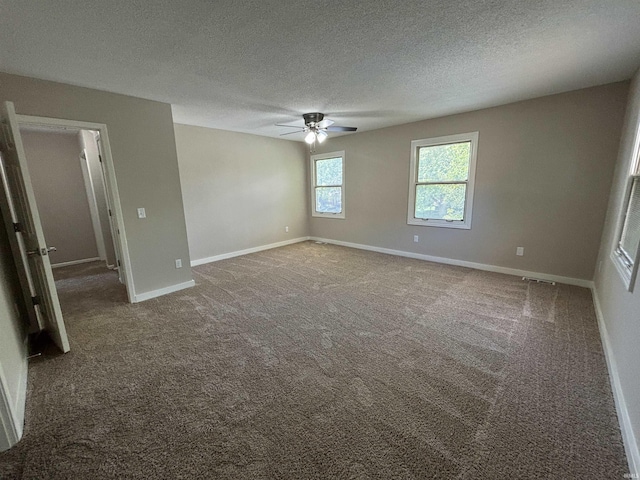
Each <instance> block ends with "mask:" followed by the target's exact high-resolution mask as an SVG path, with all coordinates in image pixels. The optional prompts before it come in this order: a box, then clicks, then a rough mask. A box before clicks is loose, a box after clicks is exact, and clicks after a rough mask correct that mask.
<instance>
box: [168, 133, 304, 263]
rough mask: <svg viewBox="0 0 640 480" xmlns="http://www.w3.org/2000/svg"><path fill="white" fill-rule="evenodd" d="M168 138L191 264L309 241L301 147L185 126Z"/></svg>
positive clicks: (302, 148)
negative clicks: (173, 143)
mask: <svg viewBox="0 0 640 480" xmlns="http://www.w3.org/2000/svg"><path fill="white" fill-rule="evenodd" d="M175 135H176V146H177V150H178V163H179V165H180V179H181V181H182V192H183V197H184V209H185V217H186V221H187V232H188V237H189V248H190V250H191V256H192V258H193V259H194V260H198V259H203V258H207V257H212V256H215V255H220V254H224V253H229V252H235V251H238V250H244V249H247V248H253V247H259V246H262V245H268V244H271V243H275V242H281V241H286V240H290V239H294V238H297V237H301V236H307V235H308V223H307V222H308V220H307V212H308V208H307V202H308V199H307V189H306V188H307V187H306V183H307V182H306V180H307V176H306V160H305V153H304V152H305V149H304V147H303V146H302V145H301V144H300V143H296V142H288V141H285V140H280V139H274V138H266V137H259V136H256V135H248V134H244V133H235V132H227V131H223V130H214V129H209V128H202V127H191V126H187V125H176V126H175ZM285 226H288V227H289V232H288V233H286V232H285Z"/></svg>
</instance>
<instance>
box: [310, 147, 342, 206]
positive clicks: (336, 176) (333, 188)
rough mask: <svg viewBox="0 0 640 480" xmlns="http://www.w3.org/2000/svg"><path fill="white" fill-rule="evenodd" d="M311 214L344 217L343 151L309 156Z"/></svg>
mask: <svg viewBox="0 0 640 480" xmlns="http://www.w3.org/2000/svg"><path fill="white" fill-rule="evenodd" d="M311 183H312V189H311V205H312V212H311V214H312V215H313V216H314V217H328V218H344V151H342V152H332V153H325V154H322V155H312V156H311Z"/></svg>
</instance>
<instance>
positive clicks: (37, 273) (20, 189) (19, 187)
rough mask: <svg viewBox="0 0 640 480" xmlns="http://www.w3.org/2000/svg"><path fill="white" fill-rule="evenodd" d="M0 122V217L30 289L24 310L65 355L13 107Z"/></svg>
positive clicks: (2, 113)
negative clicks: (3, 198)
mask: <svg viewBox="0 0 640 480" xmlns="http://www.w3.org/2000/svg"><path fill="white" fill-rule="evenodd" d="M0 121H1V122H2V123H1V125H2V135H0V140H1V141H0V147H1V148H0V150H1V152H2V165H1V166H2V177H3V184H4V185H5V188H7V189H8V192H7V197H8V199H7V200H8V201H7V202H6V203H7V205H3V207H2V209H3V212H2V213H3V216H4V218H5V224H6V225H7V228H9V227H10V231H9V236H10V237H11V236H15V237H17V239H15V240H12V241H11V247H12V250H13V254H14V258H15V259H16V266H17V268H18V270H20V272H19V274H20V276H21V278H23V279H24V280H23V281H22V282H21V284H22V288H23V290H24V287H25V284H28V285H27V288H29V286H30V287H31V288H32V289H33V291H31V292H29V294H31V295H33V294H34V293H35V295H33V298H29V303H27V309H29V310H31V306H32V305H33V309H34V310H35V315H37V316H39V317H40V321H41V325H42V326H43V328H44V329H45V330H47V331H48V332H49V334H50V335H51V339H52V340H53V341H54V343H55V344H56V345H57V346H58V348H60V350H62V351H63V352H65V353H66V352H68V351H69V339H68V338H67V331H66V329H65V326H64V321H63V319H62V311H61V310H60V302H59V301H58V292H57V291H56V285H55V282H54V280H53V272H52V271H51V262H50V261H49V252H50V251H51V249H52V247H51V248H48V247H47V244H46V243H45V239H44V234H43V233H42V225H41V223H40V215H39V214H38V209H37V207H36V199H35V195H34V193H33V187H32V185H31V177H30V176H29V169H28V167H27V160H26V157H25V154H24V148H23V146H22V139H21V138H20V131H19V130H18V122H17V119H16V112H15V109H14V106H13V103H11V102H5V103H4V104H3V105H2V106H1V109H0ZM4 203H5V202H3V204H4ZM5 210H8V212H5ZM11 210H12V211H11ZM10 223H11V225H10ZM30 315H33V313H30Z"/></svg>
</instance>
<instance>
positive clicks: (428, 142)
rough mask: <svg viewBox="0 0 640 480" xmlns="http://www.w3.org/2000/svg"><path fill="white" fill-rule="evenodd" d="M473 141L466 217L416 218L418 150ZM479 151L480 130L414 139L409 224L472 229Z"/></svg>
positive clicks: (412, 143)
mask: <svg viewBox="0 0 640 480" xmlns="http://www.w3.org/2000/svg"><path fill="white" fill-rule="evenodd" d="M461 142H471V149H470V152H469V178H468V180H467V191H466V195H465V200H464V219H463V220H462V221H456V220H433V219H427V220H423V219H421V218H415V217H414V214H415V203H416V183H417V176H418V171H417V161H418V160H417V152H418V148H419V147H433V146H435V145H446V144H449V143H461ZM477 151H478V132H469V133H459V134H456V135H447V136H444V137H435V138H426V139H423V140H413V141H412V142H411V169H410V172H409V205H408V211H407V224H409V225H421V226H423V227H440V228H461V229H465V230H470V229H471V216H472V213H473V191H474V187H475V183H476V182H475V180H476V157H477Z"/></svg>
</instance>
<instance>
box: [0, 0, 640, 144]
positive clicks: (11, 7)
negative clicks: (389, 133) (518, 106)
mask: <svg viewBox="0 0 640 480" xmlns="http://www.w3.org/2000/svg"><path fill="white" fill-rule="evenodd" d="M1 13H2V14H1V15H0V45H2V54H1V55H0V71H5V72H8V73H15V74H20V75H27V76H33V77H37V78H43V79H47V80H54V81H60V82H65V83H71V84H74V85H80V86H85V87H91V88H97V89H100V90H107V91H112V92H116V93H122V94H127V95H134V96H137V97H141V98H147V99H150V100H158V101H162V102H166V103H170V104H172V106H173V116H174V120H175V121H176V123H184V124H191V125H200V126H205V127H213V128H219V129H224V130H235V131H242V132H247V133H254V134H258V135H267V136H278V135H279V134H281V133H284V132H287V131H290V130H289V129H286V128H278V127H275V126H274V124H275V123H278V122H294V121H297V122H302V119H301V118H300V115H301V114H302V113H304V112H309V111H321V112H325V113H327V114H328V115H329V117H330V118H331V119H332V120H335V121H336V122H337V123H338V124H340V125H354V126H357V127H359V131H364V130H370V129H373V128H380V127H385V126H390V125H399V124H403V123H407V122H412V121H416V120H422V119H426V118H435V117H439V116H444V115H448V114H452V113H460V112H466V111H471V110H476V109H480V108H485V107H490V106H495V105H502V104H506V103H510V102H514V101H518V100H524V99H529V98H535V97H539V96H542V95H549V94H553V93H560V92H564V91H569V90H575V89H579V88H584V87H590V86H595V85H602V84H605V83H611V82H617V81H621V80H626V79H629V78H630V77H631V76H632V74H633V72H634V71H635V70H636V69H637V68H638V66H639V65H640V60H639V59H640V28H638V18H640V2H638V1H636V0H608V1H602V0H580V1H575V0H536V1H531V0H507V1H505V0H497V1H495V0H430V1H428V2H425V1H423V0H403V1H401V2H398V1H390V0H374V1H367V2H345V1H342V2H317V1H308V0H277V1H273V0H266V1H265V0H260V1H257V0H243V1H237V0H218V1H215V2H206V1H198V0H183V1H180V2H169V1H163V2H142V1H139V0H136V1H128V2H25V1H20V0H10V1H3V2H2V8H1ZM18 107H19V105H18ZM333 135H335V134H332V136H333ZM283 138H286V139H290V140H299V141H301V140H302V138H303V136H302V135H290V136H287V137H283Z"/></svg>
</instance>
